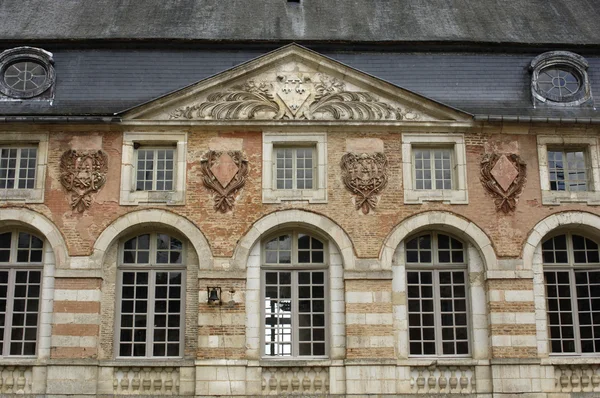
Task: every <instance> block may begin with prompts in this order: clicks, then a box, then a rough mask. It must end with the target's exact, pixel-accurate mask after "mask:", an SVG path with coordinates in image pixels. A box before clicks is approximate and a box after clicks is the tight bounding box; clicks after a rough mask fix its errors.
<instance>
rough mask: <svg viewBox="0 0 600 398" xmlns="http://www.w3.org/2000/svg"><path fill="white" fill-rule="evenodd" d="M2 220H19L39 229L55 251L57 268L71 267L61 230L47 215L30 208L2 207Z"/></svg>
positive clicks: (0, 219)
mask: <svg viewBox="0 0 600 398" xmlns="http://www.w3.org/2000/svg"><path fill="white" fill-rule="evenodd" d="M0 221H5V222H6V221H8V222H17V223H22V224H24V225H27V226H29V227H31V228H33V229H35V230H38V231H39V232H40V233H41V234H42V235H44V237H45V238H46V240H47V241H48V243H50V246H52V250H53V252H54V260H55V262H56V266H57V268H68V267H69V252H68V250H67V244H66V243H65V240H64V238H63V236H62V234H61V233H60V230H59V229H58V228H57V227H56V225H54V223H53V222H52V221H50V220H49V219H48V218H46V216H44V215H42V214H40V213H37V212H35V211H32V210H29V209H23V208H19V209H0Z"/></svg>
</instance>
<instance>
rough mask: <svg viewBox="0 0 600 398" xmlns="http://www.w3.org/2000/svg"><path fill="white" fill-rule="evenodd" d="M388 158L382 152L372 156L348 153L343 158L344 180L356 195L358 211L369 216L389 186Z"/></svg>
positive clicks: (341, 165)
mask: <svg viewBox="0 0 600 398" xmlns="http://www.w3.org/2000/svg"><path fill="white" fill-rule="evenodd" d="M387 164H388V161H387V157H386V156H385V154H383V153H382V152H376V153H372V154H366V153H363V154H356V153H347V154H345V155H344V156H342V162H341V164H340V167H341V168H342V180H343V181H344V185H346V188H348V190H350V192H352V193H353V194H355V195H356V201H355V205H356V209H357V210H358V209H361V210H362V212H363V214H368V213H369V211H370V210H371V209H374V208H375V206H376V205H377V195H378V194H379V193H381V191H382V190H383V188H385V186H386V185H387V182H388V176H387Z"/></svg>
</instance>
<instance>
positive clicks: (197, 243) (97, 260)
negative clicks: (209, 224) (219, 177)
mask: <svg viewBox="0 0 600 398" xmlns="http://www.w3.org/2000/svg"><path fill="white" fill-rule="evenodd" d="M144 224H153V225H164V226H168V227H170V228H174V229H176V230H177V231H179V232H180V233H181V234H182V235H183V236H184V237H185V238H186V239H187V240H188V241H189V242H190V243H191V244H192V246H193V247H194V249H195V250H196V253H197V255H198V258H199V259H202V261H200V263H201V265H200V268H202V269H210V268H212V266H213V256H212V251H211V249H210V246H209V244H208V241H207V240H206V238H205V237H204V234H203V233H202V232H201V231H200V229H198V227H197V226H196V225H194V224H193V223H192V222H191V221H189V220H188V219H187V218H185V217H182V216H180V215H178V214H175V213H172V212H170V211H166V210H160V209H144V210H138V211H133V212H130V213H127V214H125V215H123V216H121V217H119V218H118V219H116V220H115V221H114V222H113V223H112V224H110V225H109V226H108V227H106V228H105V229H104V231H102V233H101V234H100V236H99V237H98V239H96V242H94V249H93V252H92V256H91V257H90V261H91V263H92V264H95V265H96V268H101V266H102V263H103V261H104V255H105V253H106V251H107V250H108V249H109V248H110V246H111V245H112V244H113V243H114V241H115V240H116V239H118V238H119V237H121V236H122V235H123V234H125V233H127V232H128V231H129V230H131V228H132V227H136V226H137V227H139V226H140V225H144Z"/></svg>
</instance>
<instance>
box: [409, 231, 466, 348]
mask: <svg viewBox="0 0 600 398" xmlns="http://www.w3.org/2000/svg"><path fill="white" fill-rule="evenodd" d="M406 283H407V289H406V290H407V299H408V335H409V353H410V355H432V356H433V355H438V356H439V355H453V356H467V355H469V354H470V350H469V320H468V318H469V312H468V310H467V309H468V308H469V305H468V302H467V262H466V255H465V249H464V245H463V243H462V242H461V241H459V240H457V239H455V238H453V237H451V236H448V235H444V234H440V233H437V232H428V233H424V234H419V235H418V236H416V237H414V238H409V239H408V240H407V243H406Z"/></svg>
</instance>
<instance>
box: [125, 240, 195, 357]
mask: <svg viewBox="0 0 600 398" xmlns="http://www.w3.org/2000/svg"><path fill="white" fill-rule="evenodd" d="M183 251H184V247H183V243H182V242H181V241H180V240H179V239H177V238H174V237H172V236H169V235H167V234H161V233H152V234H143V235H139V236H136V237H134V238H131V239H129V240H127V241H125V242H123V243H122V245H121V247H120V250H119V277H118V283H119V285H120V288H119V292H120V297H119V300H118V305H117V311H118V320H119V321H118V325H117V346H118V350H117V353H118V354H117V355H118V356H119V357H180V356H182V354H183V344H182V341H183V336H184V333H183V327H184V321H185V319H184V318H185V308H184V301H183V298H184V297H185V296H184V292H185V284H184V281H185V264H183V258H184V256H183Z"/></svg>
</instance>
